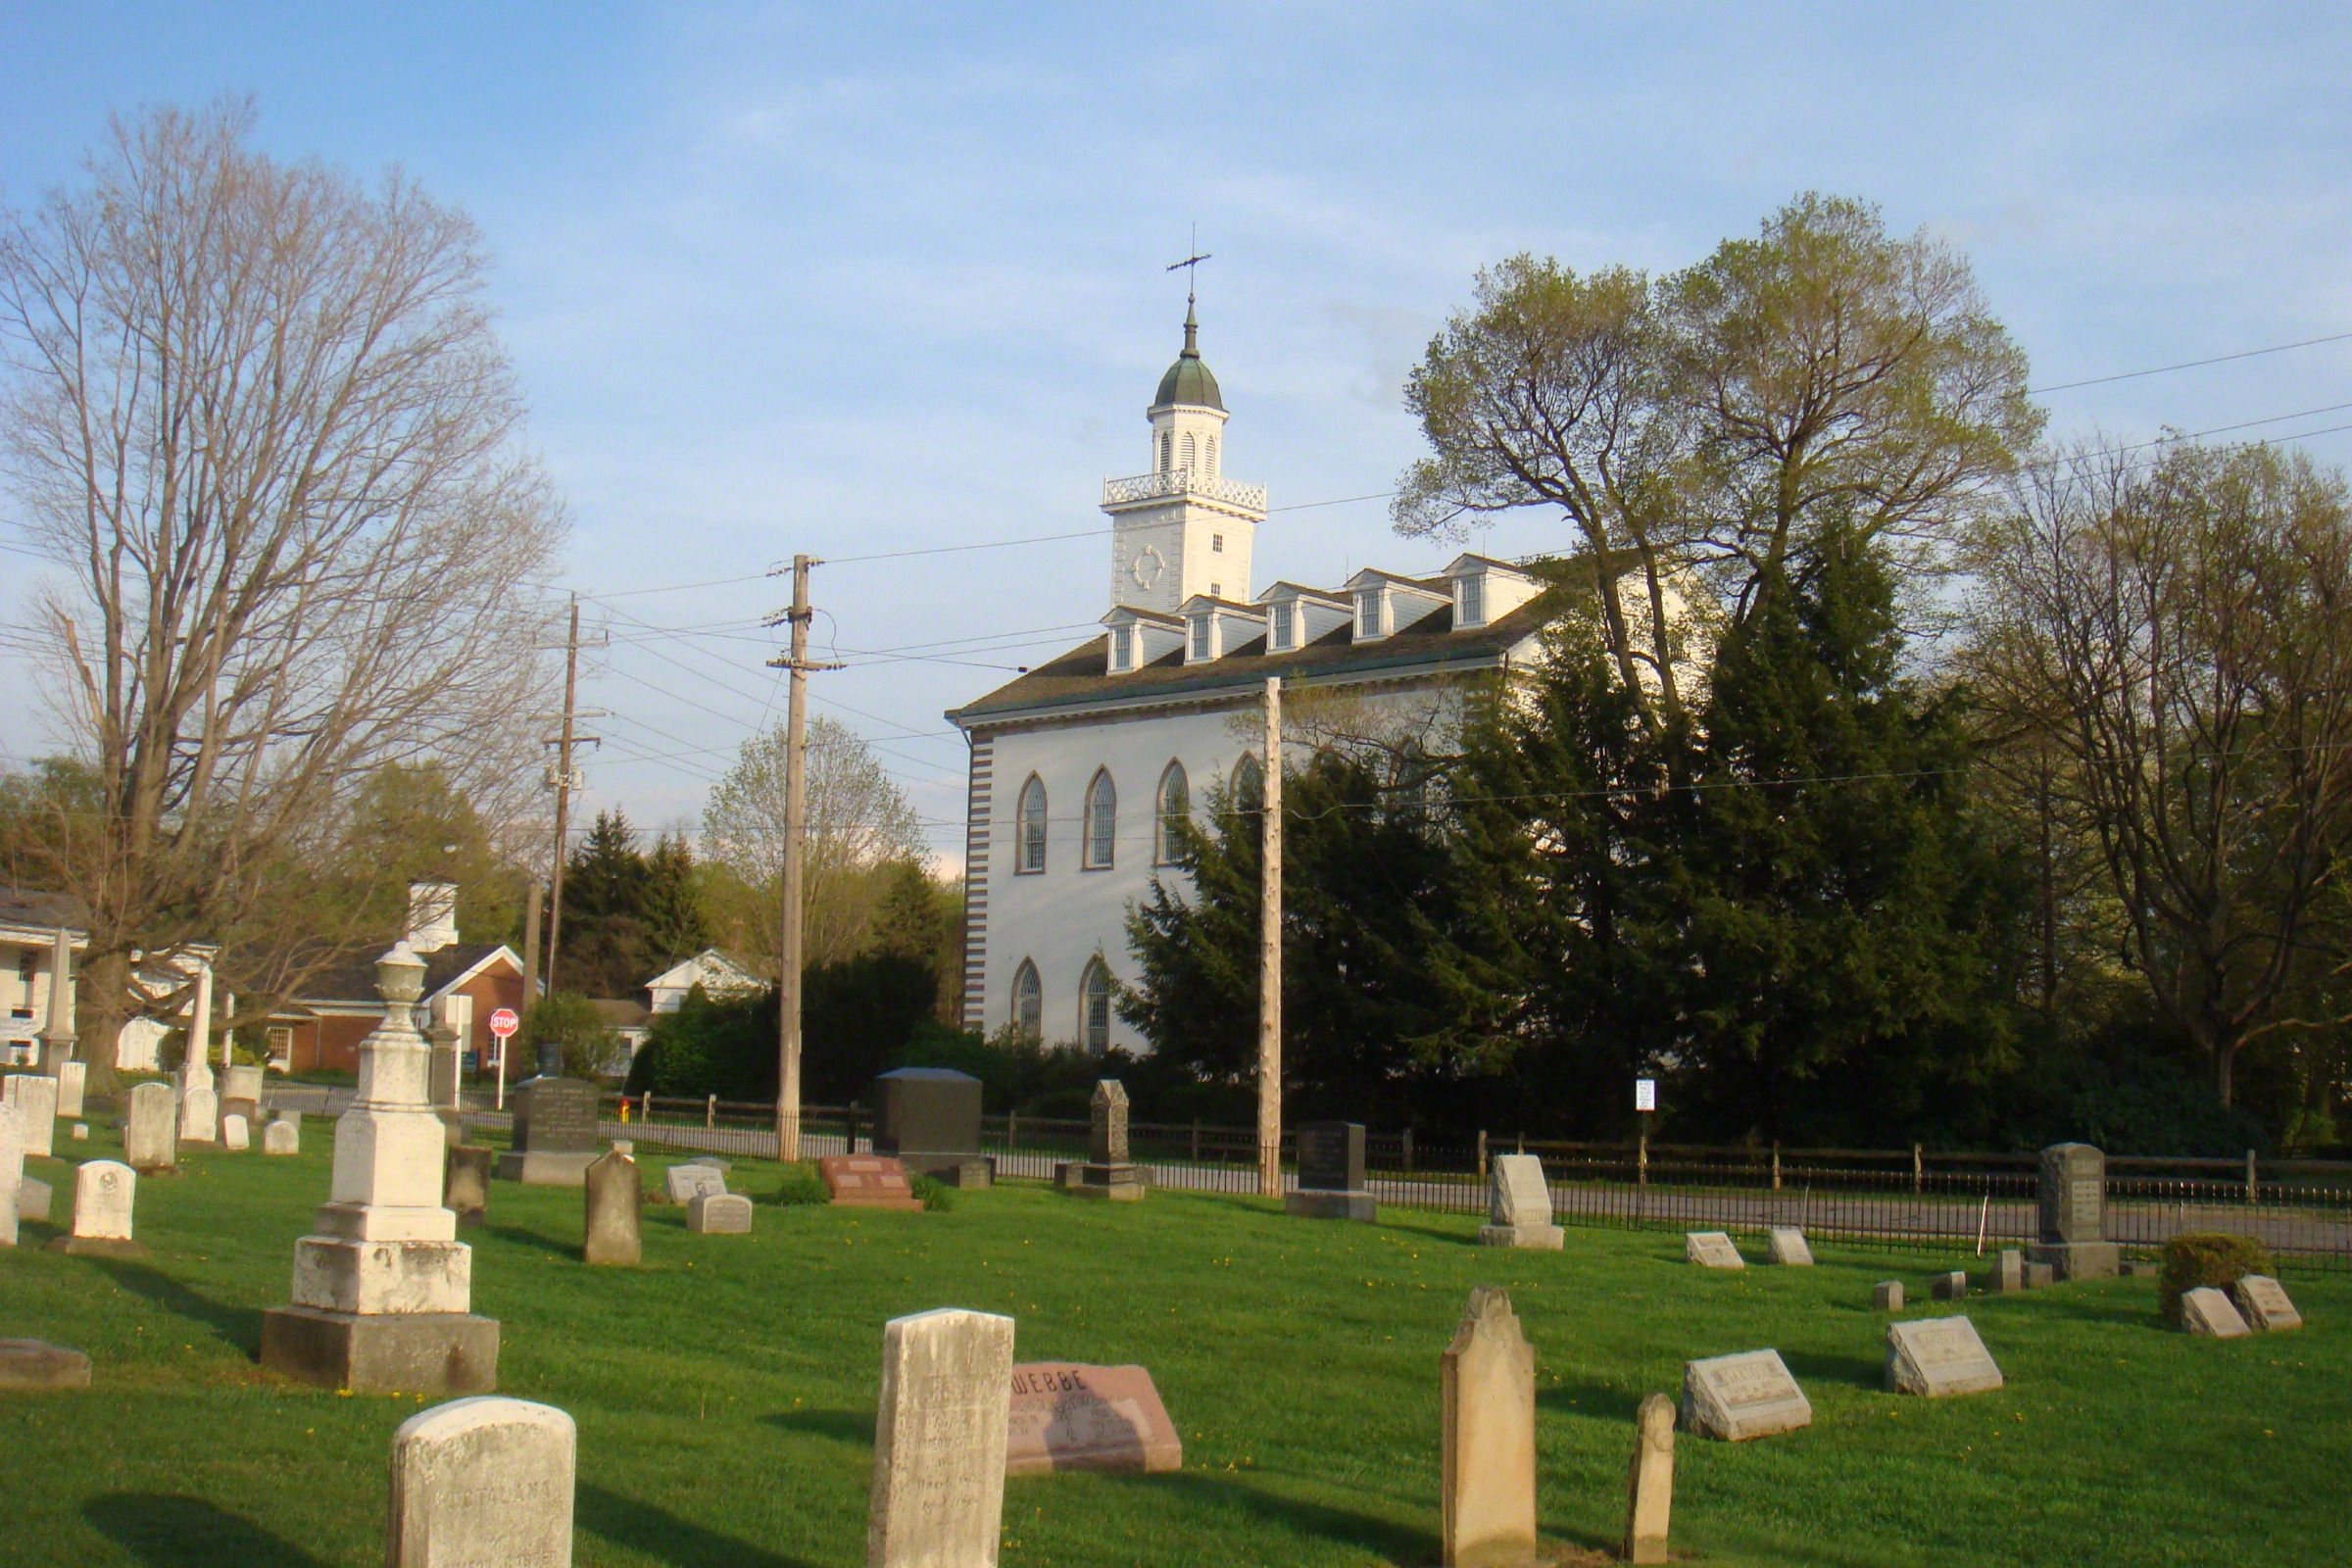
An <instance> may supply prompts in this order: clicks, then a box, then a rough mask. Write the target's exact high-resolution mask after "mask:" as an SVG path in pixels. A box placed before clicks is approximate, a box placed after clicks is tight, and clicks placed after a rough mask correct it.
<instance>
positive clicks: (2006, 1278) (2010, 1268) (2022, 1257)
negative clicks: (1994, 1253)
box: [1991, 1248, 2026, 1296]
mask: <svg viewBox="0 0 2352 1568" xmlns="http://www.w3.org/2000/svg"><path fill="white" fill-rule="evenodd" d="M1991 1285H1992V1289H1993V1291H1994V1292H1995V1293H1996V1294H1998V1295H2002V1296H2007V1295H2011V1294H2014V1293H2015V1292H2018V1291H2022V1290H2024V1289H2025V1288H2026V1254H2025V1253H2023V1252H2021V1251H2019V1250H2016V1249H2015V1248H2011V1249H2009V1250H2006V1251H2004V1252H2002V1253H2001V1255H2000V1256H1999V1257H1997V1258H1995V1259H1993V1264H1992V1280H1991Z"/></svg>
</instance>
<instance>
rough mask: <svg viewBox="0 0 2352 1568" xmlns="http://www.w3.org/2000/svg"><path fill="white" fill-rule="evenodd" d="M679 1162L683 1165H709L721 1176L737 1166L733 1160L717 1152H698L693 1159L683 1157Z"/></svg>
mask: <svg viewBox="0 0 2352 1568" xmlns="http://www.w3.org/2000/svg"><path fill="white" fill-rule="evenodd" d="M678 1163H679V1164H681V1165H708V1166H710V1167H711V1169H712V1170H714V1171H716V1172H718V1173H719V1174H720V1175H721V1176H724V1175H725V1174H726V1173H727V1172H729V1171H731V1170H733V1169H734V1168H735V1166H734V1164H733V1162H732V1161H729V1160H724V1159H721V1158H719V1157H718V1156H717V1155H716V1154H697V1155H695V1156H694V1157H693V1158H692V1159H682V1160H680V1161H678Z"/></svg>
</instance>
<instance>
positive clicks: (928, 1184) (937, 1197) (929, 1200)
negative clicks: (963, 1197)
mask: <svg viewBox="0 0 2352 1568" xmlns="http://www.w3.org/2000/svg"><path fill="white" fill-rule="evenodd" d="M907 1187H908V1189H909V1190H911V1191H912V1192H913V1194H914V1196H915V1197H917V1198H919V1199H921V1200H922V1201H923V1211H924V1212H925V1213H927V1214H944V1213H946V1212H947V1211H948V1210H949V1209H951V1208H954V1207H955V1206H956V1189H955V1188H953V1187H950V1186H949V1185H948V1184H947V1183H946V1182H943V1181H941V1180H940V1179H939V1178H938V1177H936V1176H917V1177H915V1178H914V1179H913V1180H912V1181H910V1182H908V1183H907Z"/></svg>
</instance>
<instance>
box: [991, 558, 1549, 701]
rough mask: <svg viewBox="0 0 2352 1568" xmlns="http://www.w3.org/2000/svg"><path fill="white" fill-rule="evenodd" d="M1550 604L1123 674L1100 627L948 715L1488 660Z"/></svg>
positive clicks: (1207, 692)
mask: <svg viewBox="0 0 2352 1568" xmlns="http://www.w3.org/2000/svg"><path fill="white" fill-rule="evenodd" d="M1407 580H1409V579H1407ZM1550 614H1551V611H1550V609H1549V607H1548V596H1539V597H1538V598H1536V599H1534V600H1531V601H1530V602H1529V603H1527V604H1525V605H1522V606H1520V607H1519V608H1518V609H1516V610H1514V611H1512V612H1511V613H1509V614H1507V615H1498V616H1496V617H1495V619H1494V620H1492V621H1489V622H1488V623H1487V624H1486V625H1483V626H1474V627H1471V628H1469V629H1467V630H1464V631H1458V632H1457V631H1455V630H1454V629H1453V607H1452V605H1451V604H1450V603H1446V604H1440V605H1436V606H1434V607H1432V608H1431V610H1430V613H1428V614H1426V615H1423V616H1422V617H1421V618H1419V619H1418V620H1415V621H1413V622H1412V623H1411V624H1409V625H1405V626H1400V627H1398V628H1397V630H1396V631H1395V632H1392V633H1391V634H1390V635H1388V636H1387V637H1383V638H1381V639H1379V640H1378V641H1376V642H1367V643H1361V644H1359V643H1357V642H1356V641H1355V627H1354V625H1353V623H1352V622H1350V623H1348V624H1347V625H1344V626H1339V627H1335V628H1334V629H1333V630H1331V631H1329V632H1326V633H1325V634H1324V635H1323V636H1321V637H1318V638H1316V639H1315V640H1314V641H1313V642H1310V643H1308V644H1307V645H1306V646H1305V647H1303V648H1298V649H1293V650H1290V651H1288V652H1284V653H1279V654H1268V653H1267V652H1266V651H1265V639H1264V638H1262V637H1260V638H1256V639H1253V640H1252V641H1250V642H1248V643H1245V644H1243V645H1242V646H1241V647H1240V648H1237V649H1235V650H1233V651H1232V652H1230V653H1228V654H1227V655H1226V656H1225V657H1224V658H1222V659H1216V660H1208V661H1204V662H1200V663H1193V664H1188V663H1186V662H1184V656H1183V655H1182V654H1181V653H1171V654H1166V655H1163V656H1161V657H1160V658H1158V659H1155V660H1153V661H1152V662H1151V663H1149V664H1146V665H1144V666H1143V667H1142V668H1140V669H1134V670H1128V671H1124V672H1122V673H1119V674H1116V675H1113V674H1107V673H1105V668H1106V664H1107V659H1108V651H1109V650H1108V639H1107V638H1104V637H1097V638H1094V639H1092V640H1090V641H1088V642H1084V643H1081V644H1080V645H1079V646H1077V647H1076V648H1073V649H1071V650H1070V651H1069V652H1068V653H1066V654H1063V655H1061V656H1060V657H1059V658H1057V659H1054V660H1053V661H1051V662H1047V663H1044V664H1040V665H1038V666H1037V667H1036V668H1034V669H1032V670H1030V671H1029V672H1028V673H1027V674H1025V675H1022V676H1021V677H1019V678H1018V679H1016V680H1012V681H1008V682H1006V683H1005V685H1003V686H1000V687H998V688H997V689H996V690H995V691H993V692H990V693H989V694H988V695H987V696H985V697H981V698H978V699H976V700H974V701H972V702H969V703H966V704H965V705H964V706H963V707H961V708H957V709H952V710H950V711H949V713H948V718H949V719H950V720H951V721H952V722H954V723H956V724H960V725H963V726H966V727H970V726H972V725H975V724H981V723H986V722H988V721H989V720H991V719H999V718H1011V717H1014V716H1016V715H1019V714H1023V713H1028V712H1033V711H1043V710H1055V709H1066V708H1085V707H1091V706H1094V705H1097V704H1104V705H1108V704H1125V703H1131V702H1137V701H1151V700H1153V699H1172V698H1180V697H1201V696H1212V695H1214V694H1217V693H1219V692H1224V691H1228V690H1230V691H1232V692H1234V693H1235V694H1236V695H1239V694H1241V693H1242V692H1244V691H1255V690H1257V689H1258V688H1260V687H1262V686H1263V685H1264V684H1265V679H1266V677H1267V676H1268V675H1280V676H1282V677H1283V678H1284V679H1286V680H1293V679H1296V680H1301V681H1313V680H1321V679H1347V678H1349V677H1360V678H1371V677H1375V676H1378V675H1381V674H1384V673H1385V674H1394V675H1397V676H1409V675H1414V674H1423V673H1438V672H1453V671H1467V670H1474V669H1483V668H1491V667H1493V666H1494V665H1495V664H1496V663H1498V662H1500V661H1501V659H1502V657H1503V655H1505V654H1507V653H1509V652H1510V650H1511V649H1513V648H1515V647H1517V646H1518V645H1519V644H1520V643H1521V642H1523V641H1525V640H1526V639H1528V638H1530V637H1533V636H1534V635H1536V633H1538V632H1539V631H1541V630H1542V629H1543V627H1544V622H1545V621H1546V620H1547V619H1549V618H1550Z"/></svg>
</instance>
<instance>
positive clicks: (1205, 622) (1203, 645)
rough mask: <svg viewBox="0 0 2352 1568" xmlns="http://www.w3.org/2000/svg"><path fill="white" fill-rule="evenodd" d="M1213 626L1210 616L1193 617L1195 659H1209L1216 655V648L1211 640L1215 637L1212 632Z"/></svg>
mask: <svg viewBox="0 0 2352 1568" xmlns="http://www.w3.org/2000/svg"><path fill="white" fill-rule="evenodd" d="M1213 624H1214V622H1213V619H1212V617H1210V616H1207V615H1195V616H1194V617H1193V657H1194V658H1195V659H1207V658H1210V657H1211V656H1213V655H1214V654H1215V652H1216V646H1215V644H1214V643H1213V642H1212V640H1211V639H1212V637H1213V636H1214V633H1213V631H1212V630H1211V627H1212V625H1213Z"/></svg>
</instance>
